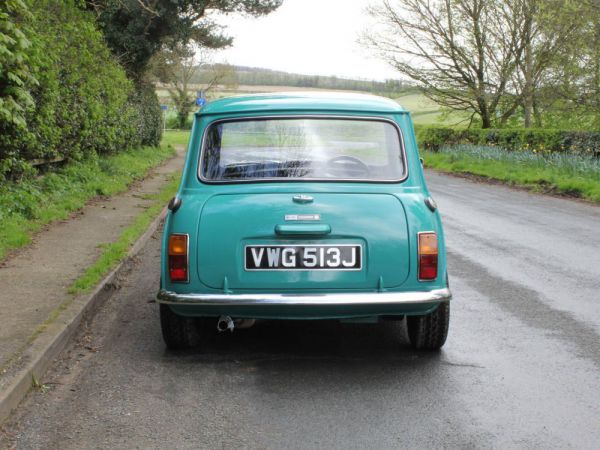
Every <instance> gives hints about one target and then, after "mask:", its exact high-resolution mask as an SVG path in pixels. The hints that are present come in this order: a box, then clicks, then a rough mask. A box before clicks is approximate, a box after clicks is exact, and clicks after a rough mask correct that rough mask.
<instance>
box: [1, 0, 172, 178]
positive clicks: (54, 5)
mask: <svg viewBox="0 0 600 450" xmlns="http://www.w3.org/2000/svg"><path fill="white" fill-rule="evenodd" d="M80 5H81V1H80V0H63V1H60V2H57V1H55V0H36V1H35V2H34V1H32V0H8V1H7V2H2V3H0V67H2V71H1V73H0V181H2V179H4V178H5V177H6V176H8V175H10V176H11V177H13V178H16V177H20V176H21V175H23V174H27V173H28V172H32V170H31V165H30V164H29V162H31V161H32V160H36V159H42V160H47V159H59V160H60V159H65V160H81V159H84V158H95V157H96V156H97V155H99V154H111V153H116V152H119V151H121V150H124V149H127V148H131V147H137V146H139V145H140V144H144V145H152V146H156V145H158V143H159V141H160V137H161V132H162V114H161V110H160V105H159V103H158V99H157V97H156V94H155V93H154V90H153V89H152V88H151V87H149V86H143V85H142V86H137V87H136V86H135V85H134V83H133V82H132V81H131V80H129V79H128V78H127V75H126V73H125V71H124V69H123V68H122V67H121V66H120V65H119V63H118V62H117V60H116V58H115V57H114V56H113V55H112V54H111V52H110V50H109V49H108V47H107V45H106V43H105V41H104V37H103V35H102V33H101V32H100V31H99V30H98V29H97V27H96V25H97V24H96V21H95V17H94V15H93V14H92V13H91V12H87V11H84V10H82V9H80V8H79V6H80ZM5 67H7V68H8V71H5V70H4V68H5Z"/></svg>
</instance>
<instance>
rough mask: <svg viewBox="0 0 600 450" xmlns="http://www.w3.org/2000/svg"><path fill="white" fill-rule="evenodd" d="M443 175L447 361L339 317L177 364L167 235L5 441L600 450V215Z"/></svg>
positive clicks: (246, 338)
mask: <svg viewBox="0 0 600 450" xmlns="http://www.w3.org/2000/svg"><path fill="white" fill-rule="evenodd" d="M428 180H429V185H430V188H431V190H432V192H433V193H434V196H435V199H436V200H437V202H438V204H439V206H440V209H441V211H442V214H443V218H444V223H445V229H446V236H447V246H448V250H449V265H450V270H449V271H450V278H451V287H452V290H453V293H454V299H453V303H452V312H451V326H450V335H449V338H448V341H447V343H446V346H445V347H444V349H443V350H442V351H441V352H440V353H438V354H428V353H419V352H415V351H413V350H411V349H410V347H409V346H408V344H407V342H406V338H405V330H404V328H403V326H402V325H401V326H397V325H395V324H392V323H386V324H383V325H368V324H364V325H357V324H339V323H335V322H318V323H315V322H309V323H305V322H299V323H287V322H283V323H278V322H263V323H259V324H258V325H256V326H255V327H253V328H251V329H249V330H239V331H236V332H235V333H234V334H233V335H219V336H216V337H215V338H213V339H212V340H211V341H210V342H208V343H207V345H206V348H205V352H204V353H200V352H193V351H192V352H184V353H180V354H174V353H169V352H167V351H165V348H164V345H163V343H162V340H161V336H160V331H159V325H158V314H157V306H156V304H154V303H152V300H153V298H154V295H155V291H156V289H157V280H158V259H159V245H158V240H157V239H153V240H151V241H150V243H149V244H148V245H147V246H146V248H145V249H144V250H143V252H142V253H141V254H140V256H139V258H138V259H137V261H136V264H135V266H134V267H133V269H132V272H131V273H130V274H129V276H127V277H126V279H124V280H123V283H122V289H121V290H120V291H119V292H118V293H117V294H116V295H115V296H114V297H113V298H112V299H111V300H110V302H109V303H108V304H107V305H105V306H104V307H103V309H102V310H101V311H100V312H99V314H98V315H97V316H96V318H95V320H94V321H93V322H92V323H91V324H90V325H89V328H87V329H86V330H83V331H82V333H81V337H80V339H79V341H78V342H77V343H76V344H74V345H73V346H72V348H71V349H70V351H69V352H68V354H67V355H65V357H64V358H63V359H62V360H61V361H59V362H58V363H57V365H56V368H55V369H53V370H52V371H51V373H49V374H48V375H47V377H46V379H45V380H44V382H45V383H46V389H39V390H38V392H37V393H35V394H33V395H31V396H30V397H29V398H28V400H26V402H25V403H24V405H22V407H21V409H20V411H19V413H18V414H17V415H16V416H15V418H14V421H13V423H12V424H8V425H7V426H5V432H4V438H3V439H4V441H2V444H5V445H11V444H15V445H16V446H17V447H18V448H26V449H28V448H45V449H69V448H73V449H78V448H223V449H232V448H287V449H292V448H315V447H320V448H327V447H332V448H344V449H347V448H419V449H422V448H433V447H435V448H438V447H449V448H507V447H510V448H515V447H518V448H543V449H548V448H561V449H563V448H590V449H591V448H598V443H599V442H600V337H599V335H600V295H599V292H600V208H599V207H596V206H591V205H588V204H585V203H582V202H576V201H569V200H563V199H556V198H551V197H544V196H540V195H534V194H528V193H526V192H522V191H517V190H512V189H508V188H505V187H499V186H487V185H483V184H477V183H473V182H470V181H467V180H462V179H459V178H453V177H448V176H443V175H438V174H435V173H428ZM7 443H8V444H7ZM0 448H2V445H0Z"/></svg>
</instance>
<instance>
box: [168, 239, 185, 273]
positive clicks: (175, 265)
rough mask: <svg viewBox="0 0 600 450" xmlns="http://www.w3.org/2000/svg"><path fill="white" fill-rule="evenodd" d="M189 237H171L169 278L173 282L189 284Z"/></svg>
mask: <svg viewBox="0 0 600 450" xmlns="http://www.w3.org/2000/svg"><path fill="white" fill-rule="evenodd" d="M187 253H188V237H187V234H172V235H171V236H169V258H168V263H169V277H170V278H171V281H172V282H178V283H181V282H184V283H187V282H188V254H187Z"/></svg>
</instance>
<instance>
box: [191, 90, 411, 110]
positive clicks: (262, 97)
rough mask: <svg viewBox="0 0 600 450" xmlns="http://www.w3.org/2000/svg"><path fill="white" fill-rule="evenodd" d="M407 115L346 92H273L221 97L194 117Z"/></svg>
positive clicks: (384, 102)
mask: <svg viewBox="0 0 600 450" xmlns="http://www.w3.org/2000/svg"><path fill="white" fill-rule="evenodd" d="M286 111H290V112H291V111H301V112H322V111H327V112H336V111H339V112H357V113H380V114H381V113H384V114H390V113H392V114H399V113H407V111H406V110H405V109H404V108H402V107H401V106H400V105H399V104H398V103H396V102H395V101H393V100H391V99H389V98H384V97H378V96H376V95H368V94H355V93H346V92H277V93H268V94H253V95H243V96H235V97H225V98H221V99H219V100H214V101H212V102H209V103H207V104H206V105H205V106H204V107H203V108H202V109H201V110H200V111H198V112H197V113H196V114H200V115H207V114H239V113H259V112H286Z"/></svg>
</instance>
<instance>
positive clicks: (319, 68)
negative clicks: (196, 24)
mask: <svg viewBox="0 0 600 450" xmlns="http://www.w3.org/2000/svg"><path fill="white" fill-rule="evenodd" d="M377 1H378V0H284V1H283V5H282V6H281V7H280V8H279V9H278V10H277V11H275V12H273V13H271V14H269V15H268V16H265V17H261V18H246V17H243V16H239V15H232V16H228V17H225V18H219V23H221V24H223V25H226V26H227V30H228V33H229V34H230V35H231V36H233V38H234V44H233V47H231V48H229V49H227V50H223V51H219V52H218V53H217V55H216V58H215V59H216V61H226V62H228V63H230V64H234V65H243V66H251V67H265V68H268V69H275V70H283V71H286V72H296V73H302V74H310V75H313V74H317V75H337V76H342V77H350V78H355V77H358V78H368V79H377V80H382V79H385V78H398V75H397V74H396V73H395V72H394V71H393V70H392V69H391V68H389V67H388V66H387V65H386V64H385V63H384V62H382V61H378V60H376V59H373V58H370V57H369V56H368V55H367V52H366V51H365V50H364V49H363V48H362V47H361V46H360V45H359V44H358V43H357V42H356V41H357V38H358V37H359V34H360V33H361V32H362V31H363V30H365V29H367V28H368V27H369V24H370V22H371V19H370V18H369V17H368V16H367V15H366V14H365V11H364V10H365V7H366V6H368V5H369V4H372V3H374V2H377Z"/></svg>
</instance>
